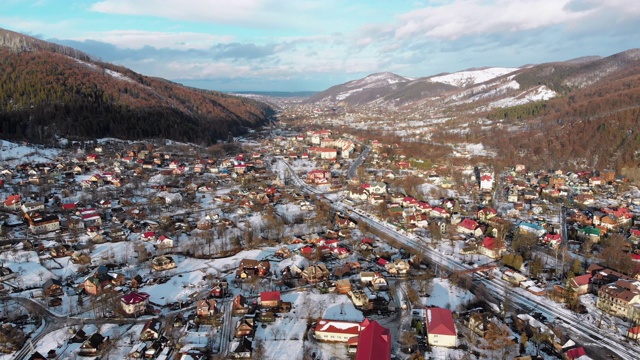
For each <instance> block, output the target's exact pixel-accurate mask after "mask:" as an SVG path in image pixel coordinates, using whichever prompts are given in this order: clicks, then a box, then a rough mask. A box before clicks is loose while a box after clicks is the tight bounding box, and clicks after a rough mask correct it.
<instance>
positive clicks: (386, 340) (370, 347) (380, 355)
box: [355, 319, 392, 360]
mask: <svg viewBox="0 0 640 360" xmlns="http://www.w3.org/2000/svg"><path fill="white" fill-rule="evenodd" d="M362 326H364V328H363V329H362V330H360V334H359V335H358V349H357V350H356V357H355V360H389V359H391V341H392V339H391V333H390V332H389V329H387V328H385V327H384V326H382V325H380V324H379V323H378V322H377V321H375V320H374V321H371V322H369V320H367V319H365V320H364V321H363V322H362V323H361V327H362Z"/></svg>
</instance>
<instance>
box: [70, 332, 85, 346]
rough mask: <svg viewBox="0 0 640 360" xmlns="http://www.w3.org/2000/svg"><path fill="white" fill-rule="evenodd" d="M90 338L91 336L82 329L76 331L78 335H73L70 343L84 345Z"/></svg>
mask: <svg viewBox="0 0 640 360" xmlns="http://www.w3.org/2000/svg"><path fill="white" fill-rule="evenodd" d="M88 338H89V336H88V335H87V333H85V332H84V330H82V329H80V330H78V331H76V333H75V334H73V336H72V337H71V338H70V339H69V343H70V344H82V343H83V342H85V340H87V339H88Z"/></svg>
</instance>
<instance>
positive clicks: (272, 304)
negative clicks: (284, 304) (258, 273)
mask: <svg viewBox="0 0 640 360" xmlns="http://www.w3.org/2000/svg"><path fill="white" fill-rule="evenodd" d="M280 301H281V300H280V291H263V292H261V293H260V298H259V299H258V303H259V304H260V306H261V307H263V308H277V307H279V306H280Z"/></svg>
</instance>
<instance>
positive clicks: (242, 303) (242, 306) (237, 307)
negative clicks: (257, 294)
mask: <svg viewBox="0 0 640 360" xmlns="http://www.w3.org/2000/svg"><path fill="white" fill-rule="evenodd" d="M231 311H232V313H233V315H234V316H237V315H242V314H246V313H248V312H249V304H248V303H247V299H246V298H245V297H244V296H242V295H237V296H236V297H235V298H233V303H232V304H231Z"/></svg>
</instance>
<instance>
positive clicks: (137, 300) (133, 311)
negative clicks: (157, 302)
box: [120, 292, 150, 316]
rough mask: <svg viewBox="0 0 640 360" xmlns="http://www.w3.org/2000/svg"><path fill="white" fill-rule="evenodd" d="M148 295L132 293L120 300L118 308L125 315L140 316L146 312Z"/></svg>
mask: <svg viewBox="0 0 640 360" xmlns="http://www.w3.org/2000/svg"><path fill="white" fill-rule="evenodd" d="M149 297H150V295H149V294H147V293H144V292H132V293H129V294H126V295H124V296H122V297H121V298H120V307H121V308H122V311H124V313H125V314H127V315H136V316H137V315H141V314H143V313H144V312H145V311H146V310H147V306H148V305H149Z"/></svg>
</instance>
